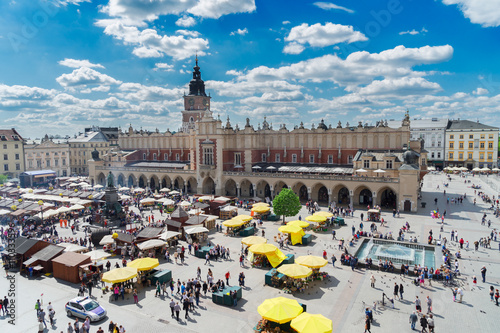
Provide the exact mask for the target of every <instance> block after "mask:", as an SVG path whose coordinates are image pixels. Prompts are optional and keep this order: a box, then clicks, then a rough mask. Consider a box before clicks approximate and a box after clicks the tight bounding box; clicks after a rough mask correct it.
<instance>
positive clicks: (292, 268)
mask: <svg viewBox="0 0 500 333" xmlns="http://www.w3.org/2000/svg"><path fill="white" fill-rule="evenodd" d="M277 271H278V272H279V273H281V274H283V275H285V276H286V278H285V279H283V283H282V284H281V285H279V286H278V288H280V289H282V290H283V292H284V293H286V294H290V293H293V292H297V291H298V292H304V290H305V289H306V288H308V282H307V281H305V280H304V279H305V278H307V277H308V276H310V275H311V274H312V269H310V268H309V267H306V266H302V265H299V264H286V265H281V266H280V267H278V269H277Z"/></svg>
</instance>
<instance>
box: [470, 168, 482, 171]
mask: <svg viewBox="0 0 500 333" xmlns="http://www.w3.org/2000/svg"><path fill="white" fill-rule="evenodd" d="M472 171H481V168H478V167H475V168H474V169H472Z"/></svg>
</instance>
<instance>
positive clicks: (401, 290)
mask: <svg viewBox="0 0 500 333" xmlns="http://www.w3.org/2000/svg"><path fill="white" fill-rule="evenodd" d="M403 292H404V287H403V284H402V283H400V284H399V299H400V300H402V299H403Z"/></svg>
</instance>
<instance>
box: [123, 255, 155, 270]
mask: <svg viewBox="0 0 500 333" xmlns="http://www.w3.org/2000/svg"><path fill="white" fill-rule="evenodd" d="M157 266H160V262H159V261H158V259H156V258H140V259H135V260H134V261H131V262H129V263H128V264H127V267H132V268H137V270H138V271H149V270H150V269H153V268H155V267H157Z"/></svg>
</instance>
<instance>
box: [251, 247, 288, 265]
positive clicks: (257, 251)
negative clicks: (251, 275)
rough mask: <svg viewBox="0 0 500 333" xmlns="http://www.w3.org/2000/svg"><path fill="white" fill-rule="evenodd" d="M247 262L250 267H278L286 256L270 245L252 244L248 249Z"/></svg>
mask: <svg viewBox="0 0 500 333" xmlns="http://www.w3.org/2000/svg"><path fill="white" fill-rule="evenodd" d="M248 251H249V254H248V260H249V261H250V262H251V263H252V267H266V266H268V265H269V264H270V265H271V266H272V267H276V266H278V265H279V264H280V263H281V262H282V261H283V260H285V259H286V256H285V255H284V254H283V252H281V251H280V250H279V249H278V248H277V247H276V246H274V245H272V244H254V245H252V246H250V247H249V248H248Z"/></svg>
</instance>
